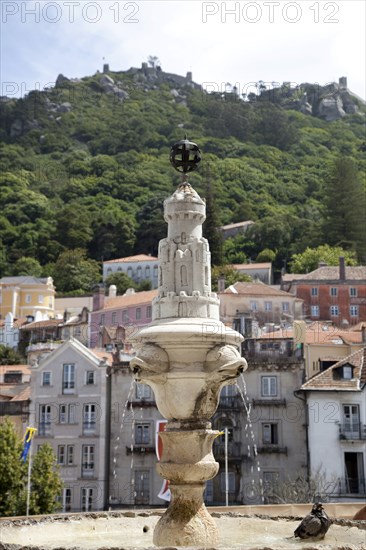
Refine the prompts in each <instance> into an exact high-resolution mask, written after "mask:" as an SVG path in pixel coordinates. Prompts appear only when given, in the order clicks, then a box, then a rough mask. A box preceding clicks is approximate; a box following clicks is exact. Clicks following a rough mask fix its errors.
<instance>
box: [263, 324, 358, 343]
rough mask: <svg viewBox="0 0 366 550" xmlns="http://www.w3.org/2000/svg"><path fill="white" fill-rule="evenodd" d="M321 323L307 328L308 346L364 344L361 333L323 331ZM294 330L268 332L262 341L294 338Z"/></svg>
mask: <svg viewBox="0 0 366 550" xmlns="http://www.w3.org/2000/svg"><path fill="white" fill-rule="evenodd" d="M321 326H324V325H321V323H319V326H315V327H314V326H312V325H310V326H307V327H306V333H305V334H306V343H307V344H329V343H332V342H333V343H336V342H335V341H336V340H338V341H341V343H342V342H345V343H346V344H348V343H349V344H362V333H361V332H360V331H352V330H341V329H338V328H337V327H330V328H329V330H322V328H321ZM293 337H294V329H293V328H292V327H290V328H286V329H281V330H277V331H276V332H268V333H266V334H262V335H261V336H260V337H259V338H260V339H266V340H271V339H281V338H293Z"/></svg>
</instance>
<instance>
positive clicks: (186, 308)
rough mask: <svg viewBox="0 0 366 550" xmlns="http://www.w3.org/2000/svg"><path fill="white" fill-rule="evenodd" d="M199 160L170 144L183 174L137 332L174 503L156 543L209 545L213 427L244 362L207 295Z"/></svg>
mask: <svg viewBox="0 0 366 550" xmlns="http://www.w3.org/2000/svg"><path fill="white" fill-rule="evenodd" d="M199 161H200V152H199V149H198V147H197V145H196V144H194V143H191V142H189V141H188V140H182V141H181V142H178V143H176V144H175V145H173V147H172V151H171V162H172V164H173V165H174V167H175V168H176V169H178V170H179V171H182V172H183V174H184V178H183V181H182V183H181V184H180V185H179V186H178V188H177V189H176V191H175V192H174V193H173V195H172V196H171V197H169V198H168V199H166V200H165V202H164V219H165V220H166V222H167V223H168V235H167V238H166V239H163V240H161V241H160V243H159V260H160V267H159V293H158V296H157V298H155V300H154V303H153V322H152V323H151V324H150V325H148V326H146V327H143V328H142V329H141V330H140V331H139V332H138V333H137V334H136V336H135V337H134V339H133V342H134V346H135V349H136V357H135V358H134V359H133V360H132V361H131V368H132V371H133V374H134V377H135V379H136V380H137V381H138V382H142V383H145V384H148V385H149V386H151V388H152V389H153V391H154V394H155V399H156V403H157V407H158V409H159V411H160V413H161V414H162V415H163V416H164V417H165V418H166V419H167V420H168V424H167V429H166V431H165V432H164V433H162V434H161V435H160V437H161V438H162V440H163V456H162V459H161V462H160V463H159V464H158V465H157V470H158V472H159V474H160V475H161V476H162V477H164V479H168V480H169V481H170V489H171V494H172V500H171V502H170V505H169V507H168V509H167V511H166V512H165V514H164V515H163V516H162V518H161V519H160V520H159V522H158V524H157V526H156V528H155V531H154V544H156V545H157V546H172V545H177V546H201V545H203V546H212V545H214V544H217V542H218V533H217V529H216V525H215V522H214V520H213V519H212V517H211V516H210V514H209V513H208V511H207V509H206V507H205V505H204V502H203V492H204V488H205V482H206V481H207V480H209V479H212V478H213V477H214V476H215V475H216V474H217V472H218V469H219V465H218V463H217V462H216V461H215V459H214V456H213V454H212V444H213V441H214V439H215V437H217V435H219V432H217V431H215V430H212V429H211V423H210V418H211V417H212V416H213V414H214V413H215V411H216V409H217V407H218V403H219V397H220V391H221V389H222V387H223V386H225V385H227V384H234V383H235V381H236V379H237V377H238V376H239V374H240V373H242V372H243V371H244V370H245V369H246V368H247V364H246V361H245V359H244V358H242V357H241V355H240V352H239V347H240V344H241V342H242V340H243V337H242V336H241V335H240V334H239V333H237V332H235V331H234V330H232V329H230V328H227V327H225V326H224V325H223V323H221V322H220V320H219V300H218V298H217V295H216V294H215V293H213V292H211V264H210V251H209V246H208V242H207V240H206V239H205V238H204V237H203V236H202V224H203V222H204V220H205V215H206V206H205V202H204V201H203V200H202V199H201V198H200V197H199V195H198V194H197V192H196V191H195V190H194V189H193V187H192V186H191V185H190V184H189V183H188V181H187V177H186V174H187V172H190V171H192V170H193V169H194V167H195V166H196V165H197V164H198V162H199Z"/></svg>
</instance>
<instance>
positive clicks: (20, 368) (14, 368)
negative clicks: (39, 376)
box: [0, 365, 31, 374]
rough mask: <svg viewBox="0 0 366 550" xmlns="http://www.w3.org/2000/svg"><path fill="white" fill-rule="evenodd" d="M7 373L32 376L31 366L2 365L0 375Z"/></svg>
mask: <svg viewBox="0 0 366 550" xmlns="http://www.w3.org/2000/svg"><path fill="white" fill-rule="evenodd" d="M5 372H21V373H22V374H30V373H31V368H30V365H0V373H1V374H4V373H5Z"/></svg>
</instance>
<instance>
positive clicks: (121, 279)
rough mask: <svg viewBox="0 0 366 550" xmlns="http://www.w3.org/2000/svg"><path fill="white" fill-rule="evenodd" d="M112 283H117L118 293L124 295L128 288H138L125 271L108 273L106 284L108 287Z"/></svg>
mask: <svg viewBox="0 0 366 550" xmlns="http://www.w3.org/2000/svg"><path fill="white" fill-rule="evenodd" d="M110 285H116V287H117V294H118V295H120V296H121V295H122V294H124V293H125V292H126V290H127V289H128V288H134V289H135V290H136V288H137V284H136V283H135V281H133V280H132V279H131V277H129V276H128V275H127V273H124V272H123V271H119V272H117V273H111V274H110V275H108V277H107V279H106V280H105V286H106V288H108V287H109V286H110Z"/></svg>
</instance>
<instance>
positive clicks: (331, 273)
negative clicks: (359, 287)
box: [283, 265, 366, 282]
mask: <svg viewBox="0 0 366 550" xmlns="http://www.w3.org/2000/svg"><path fill="white" fill-rule="evenodd" d="M292 277H293V276H292ZM283 280H287V281H290V280H296V281H299V280H301V281H339V266H329V265H327V266H324V267H318V269H315V270H314V271H311V272H310V273H306V274H303V275H301V277H298V276H296V277H295V278H293V279H290V278H288V279H284V278H283ZM346 280H349V281H364V282H366V266H363V265H361V266H346Z"/></svg>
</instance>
